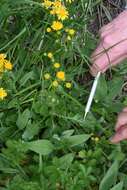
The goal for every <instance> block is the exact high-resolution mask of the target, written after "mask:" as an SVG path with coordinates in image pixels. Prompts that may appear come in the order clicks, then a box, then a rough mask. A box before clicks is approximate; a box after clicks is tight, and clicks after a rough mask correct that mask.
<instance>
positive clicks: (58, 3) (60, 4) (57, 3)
mask: <svg viewBox="0 0 127 190" xmlns="http://www.w3.org/2000/svg"><path fill="white" fill-rule="evenodd" d="M53 6H54V8H57V7H61V6H62V3H61V1H59V0H57V1H55V2H53Z"/></svg>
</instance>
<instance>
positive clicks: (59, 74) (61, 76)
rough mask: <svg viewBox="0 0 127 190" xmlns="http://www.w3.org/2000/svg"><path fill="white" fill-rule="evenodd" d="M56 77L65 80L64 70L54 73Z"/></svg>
mask: <svg viewBox="0 0 127 190" xmlns="http://www.w3.org/2000/svg"><path fill="white" fill-rule="evenodd" d="M56 77H57V78H58V79H60V80H63V81H64V80H65V72H64V71H58V72H57V73H56Z"/></svg>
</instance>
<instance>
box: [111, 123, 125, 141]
mask: <svg viewBox="0 0 127 190" xmlns="http://www.w3.org/2000/svg"><path fill="white" fill-rule="evenodd" d="M125 139H127V125H123V126H121V127H120V128H119V129H118V130H117V131H116V133H115V135H114V136H113V137H112V138H111V139H110V141H111V142H112V143H114V144H115V143H119V142H120V141H122V140H125Z"/></svg>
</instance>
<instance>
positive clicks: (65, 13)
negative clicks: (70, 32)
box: [56, 6, 69, 20]
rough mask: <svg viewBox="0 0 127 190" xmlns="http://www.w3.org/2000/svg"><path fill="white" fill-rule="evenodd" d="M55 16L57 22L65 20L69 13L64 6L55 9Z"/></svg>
mask: <svg viewBox="0 0 127 190" xmlns="http://www.w3.org/2000/svg"><path fill="white" fill-rule="evenodd" d="M56 14H57V17H58V19H59V20H65V19H67V18H68V16H69V13H68V11H67V10H66V8H65V7H64V6H61V7H60V8H57V9H56Z"/></svg>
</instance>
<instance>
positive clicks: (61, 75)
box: [44, 52, 72, 89]
mask: <svg viewBox="0 0 127 190" xmlns="http://www.w3.org/2000/svg"><path fill="white" fill-rule="evenodd" d="M45 56H47V57H48V58H49V59H50V60H51V62H52V63H53V64H52V66H53V68H54V69H55V76H54V77H55V80H53V81H52V86H53V87H58V86H59V83H60V82H64V81H66V74H65V72H64V71H63V69H61V65H62V64H61V63H59V62H55V59H54V56H53V54H52V53H51V52H49V53H47V54H46V53H45ZM44 79H45V80H50V79H52V77H51V74H50V73H45V74H44ZM65 87H66V88H68V89H69V88H71V87H72V84H71V83H70V82H66V83H65Z"/></svg>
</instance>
